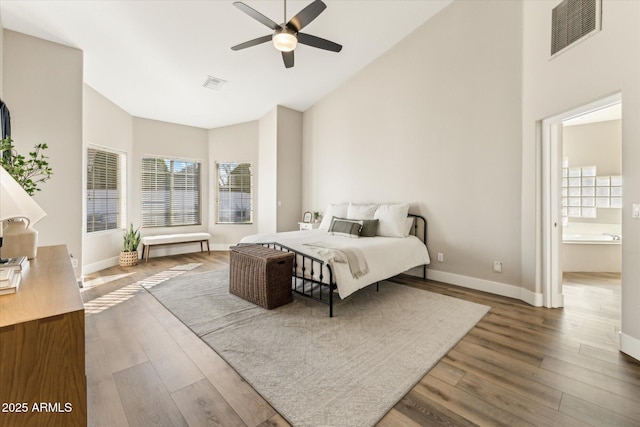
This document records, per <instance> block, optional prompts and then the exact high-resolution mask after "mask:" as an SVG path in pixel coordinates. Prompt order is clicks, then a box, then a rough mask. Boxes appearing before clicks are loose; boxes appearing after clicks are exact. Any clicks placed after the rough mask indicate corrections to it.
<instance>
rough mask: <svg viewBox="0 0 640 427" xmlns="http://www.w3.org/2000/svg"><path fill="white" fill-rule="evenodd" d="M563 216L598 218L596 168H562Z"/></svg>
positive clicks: (564, 164) (566, 163)
mask: <svg viewBox="0 0 640 427" xmlns="http://www.w3.org/2000/svg"><path fill="white" fill-rule="evenodd" d="M562 216H563V217H573V218H595V217H596V167H595V166H578V167H569V165H568V160H566V161H563V168H562Z"/></svg>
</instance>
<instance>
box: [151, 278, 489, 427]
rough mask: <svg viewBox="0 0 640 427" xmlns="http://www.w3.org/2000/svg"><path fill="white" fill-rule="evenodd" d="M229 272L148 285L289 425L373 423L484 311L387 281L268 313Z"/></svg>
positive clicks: (299, 299) (296, 298) (301, 299)
mask: <svg viewBox="0 0 640 427" xmlns="http://www.w3.org/2000/svg"><path fill="white" fill-rule="evenodd" d="M228 281H229V271H228V270H223V271H216V272H207V273H201V274H191V275H184V276H180V277H177V278H174V279H170V280H168V281H166V282H164V283H160V284H158V285H156V286H153V287H151V286H147V289H148V290H149V292H151V294H153V295H154V296H155V297H156V298H157V299H158V300H159V301H160V302H161V303H162V304H163V305H164V306H165V307H167V308H168V309H169V310H170V311H171V312H172V313H173V314H174V315H175V316H176V317H178V318H179V319H180V320H181V321H182V322H183V323H185V324H186V325H187V326H188V327H189V328H190V329H191V330H193V331H194V332H195V333H196V334H197V335H198V336H199V337H200V338H201V339H202V340H204V341H205V342H206V343H207V344H209V346H210V347H211V348H213V349H214V350H215V351H216V352H217V353H218V354H220V355H221V356H222V357H223V358H224V359H225V360H226V361H227V362H228V363H229V364H230V365H231V366H233V367H234V368H235V369H236V371H238V373H239V374H240V375H242V377H243V378H244V379H245V380H246V381H247V382H248V383H249V384H251V385H252V386H253V387H254V388H255V390H256V391H258V393H260V394H261V395H262V396H263V397H264V398H265V399H266V400H267V401H269V403H271V405H272V406H273V407H274V408H275V409H276V410H277V411H278V412H279V413H280V414H281V415H282V416H284V417H285V418H286V419H287V420H288V421H289V422H290V423H291V424H292V425H294V426H311V427H317V426H368V425H374V424H376V423H377V422H378V421H379V420H380V419H381V418H382V417H383V416H384V415H385V414H386V412H387V411H389V410H390V409H391V408H392V407H393V406H394V405H395V404H396V403H397V402H398V401H399V400H400V399H401V398H402V397H403V396H404V395H405V394H406V393H407V392H408V391H409V390H410V389H411V388H412V387H413V386H414V385H415V384H416V383H417V382H418V381H420V379H421V378H422V377H423V376H424V375H425V374H426V373H427V372H428V371H429V369H431V368H432V367H433V366H434V365H435V364H436V363H437V362H438V360H439V359H440V358H441V357H443V356H444V355H445V354H446V353H447V352H448V351H449V350H450V349H451V348H452V347H453V346H454V345H455V344H456V343H457V342H458V341H459V340H460V339H461V338H462V337H463V336H464V335H465V334H466V333H467V332H468V331H469V330H471V329H472V328H473V327H474V325H475V324H476V323H477V322H478V321H479V320H480V319H481V318H482V317H483V316H484V315H485V314H486V313H487V311H488V310H489V307H487V306H484V305H479V304H475V303H471V302H468V301H463V300H459V299H456V298H451V297H447V296H444V295H440V294H435V293H432V292H427V291H423V290H419V289H415V288H411V287H408V286H404V285H399V284H395V283H392V282H381V283H380V291H379V292H376V291H375V286H370V287H369V288H366V289H362V290H360V291H358V292H356V293H355V294H353V295H352V296H350V297H349V298H347V299H345V300H340V299H339V298H338V301H339V302H338V303H337V304H335V306H334V315H335V316H336V317H334V318H329V317H328V311H329V310H328V306H326V305H324V304H321V303H319V302H316V301H312V300H309V299H308V298H304V297H301V296H298V295H294V301H293V302H292V303H291V304H287V305H285V306H282V307H279V308H277V309H275V310H265V309H263V308H260V307H258V306H255V305H253V304H252V303H249V302H247V301H245V300H243V299H241V298H239V297H236V296H235V295H231V294H229V292H228V288H229V285H228V283H229V282H228Z"/></svg>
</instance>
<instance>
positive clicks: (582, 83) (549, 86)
mask: <svg viewBox="0 0 640 427" xmlns="http://www.w3.org/2000/svg"><path fill="white" fill-rule="evenodd" d="M556 4H557V1H553V0H549V1H525V2H524V3H523V5H524V9H523V11H524V14H523V17H524V21H523V49H524V51H523V53H524V56H523V92H522V94H523V103H522V105H523V110H522V123H523V133H522V148H523V153H522V210H521V212H522V237H523V239H522V249H521V256H522V266H523V282H524V285H525V286H527V287H532V288H535V289H536V290H537V291H538V292H539V291H540V288H541V281H540V276H541V270H540V265H539V264H538V263H537V261H536V260H539V259H540V256H541V255H540V254H541V247H540V245H537V244H535V242H539V241H540V232H541V231H540V217H539V215H538V212H540V211H541V207H540V199H539V194H540V179H541V178H540V174H539V173H538V168H539V160H540V134H539V123H540V121H541V120H542V119H544V118H547V117H552V116H555V115H557V114H560V113H563V112H565V111H568V110H571V109H573V108H576V107H578V106H581V105H584V104H587V103H589V102H592V101H595V100H598V99H600V98H604V97H605V96H607V95H611V94H614V93H618V92H621V93H622V170H623V179H624V200H625V202H624V208H623V209H622V234H623V236H624V242H623V245H622V262H623V266H622V340H621V348H622V350H623V351H625V352H627V353H629V354H631V355H633V356H634V357H636V358H640V263H638V262H637V260H638V258H639V257H640V221H637V220H632V219H631V206H632V204H633V203H640V168H638V167H637V165H638V164H639V163H640V143H639V142H640V121H638V120H637V118H638V117H639V116H640V61H639V60H638V55H639V52H640V26H639V25H638V22H640V2H636V1H618V0H604V2H603V21H602V31H601V32H599V33H598V34H596V35H595V36H593V37H590V38H589V39H587V40H586V41H584V42H582V43H579V44H578V45H576V46H575V47H572V48H570V49H568V50H567V51H565V52H564V53H562V54H561V55H559V56H558V57H556V58H554V59H552V60H550V59H549V46H550V34H551V29H550V22H551V10H552V8H553V7H555V5H556Z"/></svg>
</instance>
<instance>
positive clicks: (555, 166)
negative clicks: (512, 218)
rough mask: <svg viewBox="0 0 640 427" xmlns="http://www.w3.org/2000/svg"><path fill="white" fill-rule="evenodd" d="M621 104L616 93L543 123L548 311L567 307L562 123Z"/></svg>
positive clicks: (544, 268)
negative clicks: (564, 263) (564, 290)
mask: <svg viewBox="0 0 640 427" xmlns="http://www.w3.org/2000/svg"><path fill="white" fill-rule="evenodd" d="M620 102H622V94H621V93H616V94H614V95H610V96H607V97H605V98H602V99H599V100H597V101H594V102H590V103H588V104H585V105H583V106H581V107H578V108H574V109H573V110H569V111H566V112H564V113H560V114H557V115H555V116H553V117H549V118H547V119H544V120H543V121H542V162H541V163H542V165H541V166H542V207H541V208H542V294H543V304H544V306H545V307H547V308H557V307H563V306H564V297H563V295H562V258H561V249H562V206H561V195H560V193H561V191H560V189H561V180H562V122H564V121H565V120H568V119H571V118H574V117H577V116H581V115H583V114H586V113H589V112H592V111H596V110H601V109H603V108H605V107H609V106H611V105H615V104H619V103H620Z"/></svg>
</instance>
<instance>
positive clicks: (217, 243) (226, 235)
mask: <svg viewBox="0 0 640 427" xmlns="http://www.w3.org/2000/svg"><path fill="white" fill-rule="evenodd" d="M258 129H259V123H258V121H253V122H247V123H242V124H238V125H233V126H225V127H221V128H217V129H211V130H210V131H209V176H210V177H211V180H210V182H211V185H209V186H208V187H209V200H210V202H209V212H211V220H210V222H209V231H210V233H211V234H212V235H213V239H212V248H216V249H219V250H224V249H228V248H229V246H232V245H235V244H236V243H237V242H238V241H240V239H241V238H242V237H244V236H247V235H249V234H256V233H257V232H258V226H257V224H256V223H255V222H254V224H250V225H245V224H216V218H215V213H216V206H215V203H216V186H215V176H216V171H215V165H216V162H236V161H237V162H243V163H244V162H247V163H251V164H253V168H254V170H253V174H254V181H253V184H254V188H253V197H254V220H255V218H258V217H259V215H258V206H257V205H258V203H257V200H258V198H259V192H260V187H261V185H260V182H259V181H260V180H259V179H258V174H257V171H258V170H259V168H258V165H259V161H258V139H259V138H258V134H259V130H258Z"/></svg>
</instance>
